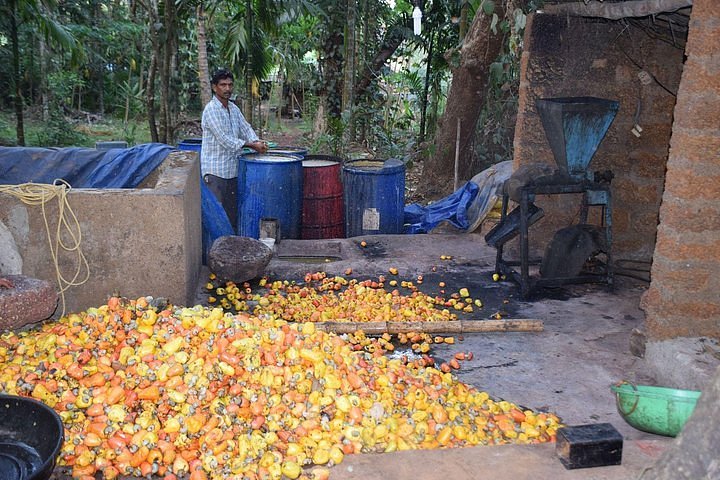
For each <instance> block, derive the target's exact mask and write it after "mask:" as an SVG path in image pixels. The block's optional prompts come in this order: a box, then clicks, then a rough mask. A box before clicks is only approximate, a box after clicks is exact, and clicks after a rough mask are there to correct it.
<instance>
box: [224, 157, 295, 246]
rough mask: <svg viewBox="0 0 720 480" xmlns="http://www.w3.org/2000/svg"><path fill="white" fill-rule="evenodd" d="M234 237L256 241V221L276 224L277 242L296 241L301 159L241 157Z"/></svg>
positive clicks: (258, 230)
mask: <svg viewBox="0 0 720 480" xmlns="http://www.w3.org/2000/svg"><path fill="white" fill-rule="evenodd" d="M237 195H238V225H237V230H238V235H242V236H244V237H252V238H258V237H259V235H260V220H261V219H263V218H274V219H277V221H278V222H279V227H280V229H279V230H280V233H279V235H278V237H279V239H285V238H300V223H301V220H302V199H303V165H302V157H300V156H297V155H279V154H271V153H265V154H261V153H254V154H249V155H242V156H241V157H240V165H239V168H238V188H237Z"/></svg>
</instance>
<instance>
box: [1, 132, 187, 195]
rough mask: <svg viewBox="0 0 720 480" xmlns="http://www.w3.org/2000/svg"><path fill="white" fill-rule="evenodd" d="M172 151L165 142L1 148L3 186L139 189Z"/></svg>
mask: <svg viewBox="0 0 720 480" xmlns="http://www.w3.org/2000/svg"><path fill="white" fill-rule="evenodd" d="M172 149H173V147H171V146H169V145H165V144H163V143H146V144H143V145H138V146H136V147H132V148H114V149H111V150H95V149H92V148H80V147H68V148H34V147H27V148H26V147H0V184H5V185H19V184H21V183H30V182H32V183H48V184H52V183H53V182H54V181H55V180H56V179H62V180H65V181H66V182H67V183H68V184H69V185H70V186H71V187H73V188H136V187H137V186H138V185H140V183H141V182H142V181H143V180H144V179H145V178H146V177H147V176H148V175H149V174H150V172H152V171H153V170H155V169H156V168H157V167H158V165H160V164H161V163H162V161H163V160H164V159H165V157H166V156H167V154H168V153H169V152H170V151H171V150H172Z"/></svg>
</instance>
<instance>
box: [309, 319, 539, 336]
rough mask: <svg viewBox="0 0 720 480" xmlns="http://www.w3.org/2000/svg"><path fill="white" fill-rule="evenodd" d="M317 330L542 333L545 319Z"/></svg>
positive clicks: (326, 325) (344, 325) (327, 325)
mask: <svg viewBox="0 0 720 480" xmlns="http://www.w3.org/2000/svg"><path fill="white" fill-rule="evenodd" d="M316 326H317V329H318V330H322V331H325V332H333V333H338V334H342V333H352V332H355V331H357V330H362V331H363V332H365V334H367V335H382V334H383V333H390V334H393V335H396V334H398V333H410V332H418V333H431V334H437V335H460V334H463V333H493V332H542V331H543V329H544V324H543V321H542V320H531V319H526V318H515V319H501V320H495V319H491V320H454V321H449V322H319V323H317V325H316Z"/></svg>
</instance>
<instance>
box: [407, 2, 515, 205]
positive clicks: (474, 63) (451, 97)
mask: <svg viewBox="0 0 720 480" xmlns="http://www.w3.org/2000/svg"><path fill="white" fill-rule="evenodd" d="M502 8H503V7H502V2H497V3H496V4H495V13H496V14H497V15H498V17H500V18H503V17H504V12H502V11H501V9H502ZM491 21H492V16H488V15H485V14H483V13H481V12H477V13H476V15H475V18H474V20H473V22H472V25H471V26H470V30H469V31H468V34H467V36H466V37H465V42H464V43H463V45H462V48H461V50H460V64H459V67H457V68H456V69H454V70H453V76H452V83H451V85H450V91H449V92H448V100H447V105H446V106H445V112H444V113H443V115H442V117H441V119H440V122H439V124H438V129H437V133H436V135H435V140H434V145H435V148H434V151H435V153H434V155H433V156H432V157H430V158H428V159H427V160H426V161H425V165H424V168H423V174H424V176H425V183H424V184H423V186H422V187H421V189H422V191H423V193H425V194H426V195H427V196H430V197H432V196H435V195H438V194H440V195H442V196H444V195H447V194H448V193H450V190H451V189H452V185H453V172H454V170H455V169H454V164H455V144H456V134H457V124H458V119H459V120H460V142H459V155H458V158H459V162H460V164H459V169H458V173H459V178H460V179H461V180H462V179H469V178H471V177H472V176H473V175H474V174H475V173H477V172H472V171H470V165H471V163H472V145H473V138H474V136H475V128H476V125H477V121H478V117H479V115H480V112H481V111H482V107H483V104H484V103H485V102H484V99H485V95H486V90H487V84H488V79H489V72H490V69H489V66H490V64H491V63H492V62H493V61H495V59H496V58H497V56H498V55H499V54H500V50H501V49H502V44H503V36H502V34H501V33H500V32H498V33H493V32H492V31H491V30H490V24H491Z"/></svg>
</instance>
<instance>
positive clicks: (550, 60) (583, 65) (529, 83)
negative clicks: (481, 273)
mask: <svg viewBox="0 0 720 480" xmlns="http://www.w3.org/2000/svg"><path fill="white" fill-rule="evenodd" d="M682 61H683V50H682V49H681V48H675V47H673V46H671V45H668V44H667V43H664V42H662V41H659V40H657V39H653V38H650V37H649V36H648V35H646V34H645V33H644V32H642V31H640V30H639V29H637V28H634V27H632V26H629V25H627V24H625V23H621V22H612V21H605V20H597V19H585V18H581V17H567V16H561V17H560V16H554V15H548V14H535V15H532V16H530V18H529V23H528V26H527V28H526V34H525V48H524V50H523V54H522V63H521V84H520V96H519V108H518V119H517V127H516V131H515V143H514V146H515V158H514V162H515V167H516V168H517V167H518V166H520V165H523V164H528V163H534V162H544V163H548V164H551V165H553V166H554V165H555V160H554V157H553V155H552V152H551V150H550V146H549V144H548V141H547V138H546V136H545V131H544V130H543V127H542V124H541V121H540V117H539V115H538V112H537V109H536V107H535V100H536V99H537V98H547V97H565V96H593V97H600V98H608V99H613V100H617V101H619V102H620V110H619V112H618V114H617V116H616V117H615V120H614V122H613V124H612V125H611V126H610V129H609V131H608V133H607V135H606V136H605V138H604V140H603V141H602V142H601V143H600V146H599V148H598V151H597V153H596V154H595V156H594V157H593V160H592V161H591V163H590V166H589V168H590V170H591V171H597V170H607V169H609V170H612V172H613V173H614V175H615V178H614V180H613V182H612V195H613V202H614V204H613V242H614V243H613V247H614V248H613V250H614V254H615V258H628V259H633V260H645V261H649V260H650V259H651V258H652V254H653V250H654V248H655V232H656V226H657V222H658V211H659V206H660V200H661V197H662V191H663V183H664V175H665V163H666V161H667V156H668V145H669V140H670V134H671V127H672V115H673V108H674V104H675V97H674V96H673V95H671V94H670V93H668V92H667V91H666V90H665V88H666V89H667V90H670V91H672V92H676V91H677V88H678V84H679V82H680V75H681V73H682ZM641 71H645V72H648V73H650V74H652V75H653V76H654V77H655V78H656V79H657V80H658V82H660V83H661V84H662V85H663V86H664V87H665V88H663V87H661V86H660V85H659V84H658V83H657V82H655V81H652V79H651V81H650V83H648V84H645V83H643V82H642V81H641V79H640V78H639V77H638V74H639V73H640V72H641ZM636 117H637V118H636ZM636 122H637V123H639V124H640V125H641V127H642V129H643V132H642V134H641V137H640V138H638V137H636V136H635V135H634V134H632V133H631V130H632V127H633V125H634V124H635V123H636ZM536 203H537V204H538V205H540V206H541V207H542V208H543V209H544V210H545V212H546V216H545V218H543V219H542V220H541V221H540V222H538V223H537V224H536V225H535V226H534V227H533V228H532V229H531V249H532V250H533V251H534V252H535V253H536V254H537V253H540V254H541V253H542V251H543V250H542V249H543V248H544V245H545V244H546V243H547V242H548V241H549V240H550V239H551V238H552V235H553V234H554V233H555V231H557V230H558V229H560V228H562V227H565V226H567V225H568V224H570V223H571V222H573V221H574V222H575V223H576V222H577V219H576V216H577V213H578V208H579V203H578V198H573V197H572V196H567V195H563V196H552V197H544V198H539V199H538V201H537V202H536ZM596 213H597V212H596Z"/></svg>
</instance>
